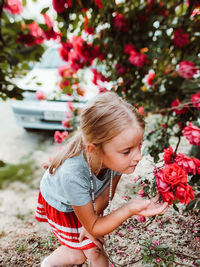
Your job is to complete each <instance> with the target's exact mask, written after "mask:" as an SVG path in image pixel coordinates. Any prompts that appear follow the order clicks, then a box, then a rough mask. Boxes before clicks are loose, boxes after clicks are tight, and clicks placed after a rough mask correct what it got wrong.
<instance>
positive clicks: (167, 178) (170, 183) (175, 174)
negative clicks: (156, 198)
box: [155, 147, 200, 205]
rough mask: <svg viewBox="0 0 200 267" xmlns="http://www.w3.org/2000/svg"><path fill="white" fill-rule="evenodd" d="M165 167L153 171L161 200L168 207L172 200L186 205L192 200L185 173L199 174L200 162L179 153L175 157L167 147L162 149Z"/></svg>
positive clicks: (192, 194) (191, 192)
mask: <svg viewBox="0 0 200 267" xmlns="http://www.w3.org/2000/svg"><path fill="white" fill-rule="evenodd" d="M163 157H164V161H165V165H164V167H163V168H162V169H160V170H155V178H156V186H157V190H158V192H159V193H160V195H161V197H162V200H163V201H165V202H168V203H169V204H170V205H171V204H172V203H173V201H174V200H179V201H180V202H181V203H185V204H188V203H189V202H190V200H193V199H194V192H193V190H192V187H191V186H190V185H188V184H187V173H193V174H196V173H200V160H198V159H196V158H190V157H188V156H185V155H183V154H181V153H179V154H178V155H176V153H175V152H173V149H172V148H171V147H169V148H168V149H164V156H163Z"/></svg>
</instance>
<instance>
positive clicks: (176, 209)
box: [173, 203, 179, 212]
mask: <svg viewBox="0 0 200 267" xmlns="http://www.w3.org/2000/svg"><path fill="white" fill-rule="evenodd" d="M173 208H174V209H175V211H177V212H179V208H178V207H177V206H176V204H175V203H173Z"/></svg>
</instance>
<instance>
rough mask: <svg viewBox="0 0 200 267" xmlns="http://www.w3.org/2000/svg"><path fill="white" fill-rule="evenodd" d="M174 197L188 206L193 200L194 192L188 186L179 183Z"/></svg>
mask: <svg viewBox="0 0 200 267" xmlns="http://www.w3.org/2000/svg"><path fill="white" fill-rule="evenodd" d="M175 196H176V198H177V199H178V200H179V201H180V202H181V203H185V204H188V203H189V202H190V200H193V199H194V192H193V190H192V187H191V186H190V185H188V184H182V183H180V184H178V185H177V187H176V189H175Z"/></svg>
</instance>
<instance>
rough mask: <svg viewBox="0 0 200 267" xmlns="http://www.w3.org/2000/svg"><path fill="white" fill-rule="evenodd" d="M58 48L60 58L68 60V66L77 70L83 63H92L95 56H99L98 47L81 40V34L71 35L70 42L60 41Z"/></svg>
mask: <svg viewBox="0 0 200 267" xmlns="http://www.w3.org/2000/svg"><path fill="white" fill-rule="evenodd" d="M61 44H62V47H60V48H59V49H58V51H59V53H60V56H61V57H62V59H64V60H66V61H68V65H69V68H71V69H73V70H75V71H77V70H79V69H81V68H83V66H85V65H92V62H93V60H94V59H95V58H97V57H100V56H101V54H100V53H99V48H98V47H97V46H94V47H93V46H92V45H91V44H88V43H87V42H85V41H84V40H83V38H82V37H81V36H73V38H72V42H69V41H67V42H66V43H61Z"/></svg>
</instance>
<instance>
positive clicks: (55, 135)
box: [54, 131, 64, 144]
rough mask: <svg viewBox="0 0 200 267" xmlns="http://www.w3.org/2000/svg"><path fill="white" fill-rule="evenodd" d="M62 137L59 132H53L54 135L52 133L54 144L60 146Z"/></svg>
mask: <svg viewBox="0 0 200 267" xmlns="http://www.w3.org/2000/svg"><path fill="white" fill-rule="evenodd" d="M63 139H64V138H63V135H62V133H61V132H59V131H55V133H54V141H55V142H56V143H58V144H61V143H62V141H63Z"/></svg>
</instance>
